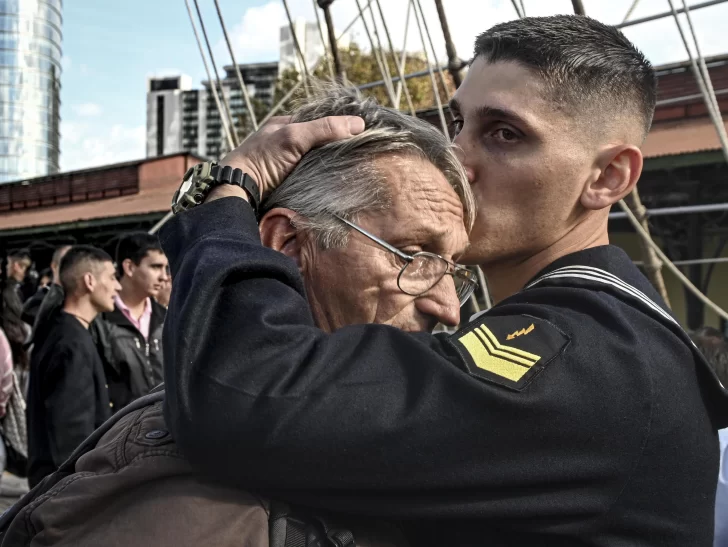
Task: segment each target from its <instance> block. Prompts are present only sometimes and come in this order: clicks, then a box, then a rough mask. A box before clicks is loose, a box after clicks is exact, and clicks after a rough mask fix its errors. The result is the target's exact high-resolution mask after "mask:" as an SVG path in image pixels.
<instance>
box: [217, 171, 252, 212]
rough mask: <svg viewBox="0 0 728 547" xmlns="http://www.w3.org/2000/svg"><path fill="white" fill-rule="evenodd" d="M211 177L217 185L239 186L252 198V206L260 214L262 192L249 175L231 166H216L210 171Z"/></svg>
mask: <svg viewBox="0 0 728 547" xmlns="http://www.w3.org/2000/svg"><path fill="white" fill-rule="evenodd" d="M210 175H211V176H212V178H213V179H215V183H216V184H215V185H216V186H217V185H218V184H234V185H235V186H239V187H240V188H242V189H243V190H245V191H246V192H247V193H248V197H249V198H250V205H251V206H252V207H253V211H255V212H256V214H257V213H258V208H259V207H260V190H259V189H258V183H257V182H256V181H255V180H254V179H253V177H251V176H250V175H248V174H247V173H244V172H243V170H242V169H238V168H233V167H230V166H229V165H226V166H224V167H221V166H219V165H215V166H214V167H213V168H212V169H210Z"/></svg>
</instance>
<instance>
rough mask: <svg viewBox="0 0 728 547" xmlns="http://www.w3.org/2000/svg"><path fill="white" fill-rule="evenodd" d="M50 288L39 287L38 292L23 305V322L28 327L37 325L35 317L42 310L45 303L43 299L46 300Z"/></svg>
mask: <svg viewBox="0 0 728 547" xmlns="http://www.w3.org/2000/svg"><path fill="white" fill-rule="evenodd" d="M48 290H49V287H48V286H45V287H38V290H37V291H36V293H35V294H34V295H33V296H31V297H30V298H28V300H26V301H25V304H23V315H22V318H23V321H25V322H26V323H28V325H33V324H35V317H36V315H37V314H38V310H39V309H40V305H41V303H42V302H43V299H44V298H45V296H46V294H48Z"/></svg>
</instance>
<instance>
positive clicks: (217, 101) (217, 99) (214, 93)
mask: <svg viewBox="0 0 728 547" xmlns="http://www.w3.org/2000/svg"><path fill="white" fill-rule="evenodd" d="M185 5H186V6H187V14H188V15H189V16H190V24H191V25H192V32H194V34H195V40H197V47H198V48H199V49H200V56H201V57H202V64H203V65H205V72H206V73H207V79H208V80H209V82H210V88H211V89H212V96H213V98H214V99H215V104H216V105H217V112H218V114H220V125H221V126H222V128H223V129H224V131H225V136H226V137H227V141H228V146H229V147H230V150H232V149H233V148H235V141H233V137H232V135H231V134H230V128H229V127H228V126H227V124H226V123H225V116H224V114H223V110H222V105H221V104H220V97H218V96H217V89H216V88H215V84H214V82H213V80H212V75H211V74H210V67H209V66H207V59H206V58H205V51H204V50H203V49H202V42H201V41H200V36H199V35H198V34H197V27H196V26H195V19H194V17H193V16H192V9H191V8H190V2H189V0H185Z"/></svg>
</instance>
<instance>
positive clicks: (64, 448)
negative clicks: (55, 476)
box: [27, 311, 111, 487]
mask: <svg viewBox="0 0 728 547" xmlns="http://www.w3.org/2000/svg"><path fill="white" fill-rule="evenodd" d="M110 415H111V413H110V409H109V398H108V394H107V388H106V379H105V377H104V372H103V366H102V363H101V359H100V357H99V354H98V352H97V351H96V347H95V346H94V343H93V340H92V339H91V335H90V334H89V332H88V330H87V329H86V328H85V327H84V326H83V325H82V324H81V322H80V321H79V320H78V319H76V318H75V317H73V316H71V315H69V314H67V313H65V312H63V311H59V312H57V313H56V314H55V315H54V316H53V318H52V319H51V320H50V322H49V324H48V330H47V334H46V335H45V337H44V339H43V341H42V343H41V344H40V346H38V347H36V348H35V349H34V351H33V355H32V358H31V369H30V385H29V389H28V406H27V423H28V467H29V469H28V482H29V483H30V485H31V487H32V486H34V485H35V484H37V483H38V482H40V481H41V480H42V479H43V477H45V476H46V475H48V474H50V473H52V472H53V471H55V470H56V468H58V466H59V465H61V464H62V463H63V462H64V461H65V460H66V459H67V458H68V457H69V456H70V455H71V453H72V452H73V450H74V449H75V448H76V447H77V446H78V445H79V444H80V443H81V442H82V441H83V440H84V439H85V438H86V437H87V436H88V435H90V434H91V433H92V432H93V431H94V430H95V429H96V428H97V427H98V426H99V425H101V424H102V423H103V422H104V420H106V419H107V418H108V417H109V416H110Z"/></svg>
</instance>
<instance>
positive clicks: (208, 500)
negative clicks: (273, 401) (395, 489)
mask: <svg viewBox="0 0 728 547" xmlns="http://www.w3.org/2000/svg"><path fill="white" fill-rule="evenodd" d="M268 509H269V504H268V502H267V501H266V500H264V499H261V498H259V497H257V496H255V495H253V494H251V493H248V492H243V491H240V490H237V489H235V488H230V487H227V486H224V485H220V484H216V483H213V482H210V481H208V480H207V479H205V478H202V477H200V476H199V475H198V474H197V473H195V471H194V470H193V469H192V467H191V466H190V464H189V463H187V461H186V460H185V458H184V457H183V456H182V455H181V454H180V453H179V451H178V450H177V446H176V444H175V442H174V441H173V439H172V438H171V436H170V434H169V432H168V430H167V427H166V425H165V423H164V416H163V412H162V402H157V403H156V404H153V405H150V406H147V407H144V408H142V409H139V410H136V411H134V412H131V413H130V414H128V415H126V416H124V417H123V418H122V419H121V420H119V422H118V423H116V424H115V425H114V426H113V427H112V428H111V429H110V430H109V431H108V432H107V433H106V434H105V435H104V436H103V437H101V440H100V441H99V442H98V444H97V445H96V448H94V449H93V450H91V451H90V452H88V453H86V454H84V455H83V456H82V457H81V458H80V459H79V460H78V462H77V464H76V472H75V473H74V474H71V475H69V476H68V477H65V478H64V479H63V480H61V481H60V482H58V483H57V484H56V485H54V486H53V487H52V488H51V489H50V490H49V491H48V492H47V493H45V494H43V495H41V496H40V497H39V498H38V499H37V500H35V501H33V502H32V503H30V504H29V505H28V506H26V507H24V508H23V509H22V511H21V512H20V513H19V514H18V515H17V517H16V518H15V519H14V520H13V521H12V524H11V525H10V529H9V530H8V534H7V535H6V536H5V538H4V541H3V543H2V547H6V546H9V545H13V546H14V547H15V546H16V545H18V543H17V541H16V542H13V541H14V540H13V537H15V538H18V537H21V536H22V537H28V536H32V537H34V539H33V540H32V542H31V543H29V544H27V545H30V546H33V547H35V546H38V547H40V546H49V545H53V546H57V547H61V546H69V547H70V546H73V547H90V546H98V545H104V546H106V547H122V546H123V547H127V546H129V547H130V546H138V545H150V546H155V547H188V546H189V547H199V546H201V545H215V546H217V547H228V546H230V547H232V546H236V547H237V546H245V547H268V545H269V530H268V516H269V514H268ZM13 528H15V530H13ZM352 531H353V532H354V534H355V538H356V545H357V546H370V547H399V546H403V545H406V543H405V542H404V541H402V540H401V539H400V538H399V537H398V534H397V533H396V532H395V531H394V530H392V529H391V528H390V527H386V526H375V525H372V524H371V523H367V525H366V526H364V527H361V526H359V527H357V528H356V529H352ZM9 542H13V543H9Z"/></svg>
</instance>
